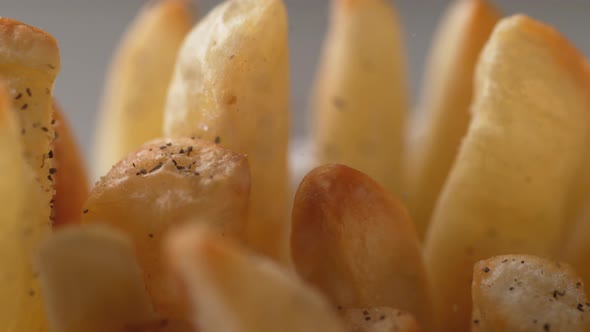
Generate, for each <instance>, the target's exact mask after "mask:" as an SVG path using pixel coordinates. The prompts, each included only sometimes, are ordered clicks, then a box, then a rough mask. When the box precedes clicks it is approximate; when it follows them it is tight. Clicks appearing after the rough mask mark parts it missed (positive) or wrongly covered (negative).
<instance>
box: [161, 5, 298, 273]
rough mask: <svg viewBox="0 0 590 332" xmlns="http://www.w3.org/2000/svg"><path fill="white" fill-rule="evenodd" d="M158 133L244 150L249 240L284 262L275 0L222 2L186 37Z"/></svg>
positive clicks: (282, 114)
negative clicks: (248, 185) (249, 186)
mask: <svg viewBox="0 0 590 332" xmlns="http://www.w3.org/2000/svg"><path fill="white" fill-rule="evenodd" d="M164 132H165V134H166V136H169V137H179V136H195V137H197V138H202V139H205V140H208V141H211V142H215V143H218V144H220V145H221V146H223V147H225V148H228V149H232V150H234V151H236V152H239V153H244V154H247V155H248V160H249V162H250V166H251V171H252V193H251V195H250V198H251V201H250V207H249V215H250V217H249V226H248V230H247V233H248V241H249V243H250V244H251V245H252V246H253V247H254V248H256V249H257V250H258V251H259V252H261V253H263V254H266V255H268V256H270V257H272V258H275V259H276V260H278V261H281V262H289V261H290V256H289V253H288V230H289V217H288V207H289V198H290V197H291V193H290V190H289V188H288V183H289V176H288V165H287V157H288V156H287V147H288V140H289V67H288V46H287V16H286V12H285V7H284V4H283V1H282V0H262V1H261V0H229V1H226V2H224V3H223V4H221V5H219V6H218V7H217V8H215V9H213V10H212V11H211V12H210V13H209V15H207V17H205V18H204V19H203V20H202V21H201V22H200V23H199V24H198V25H197V27H196V28H195V29H194V30H193V31H192V32H191V33H190V34H189V35H188V37H187V38H186V40H185V42H184V45H183V46H182V48H181V50H180V53H179V57H178V61H177V63H176V69H175V73H174V78H173V80H172V83H171V86H170V90H169V94H168V101H167V104H166V111H165V127H164Z"/></svg>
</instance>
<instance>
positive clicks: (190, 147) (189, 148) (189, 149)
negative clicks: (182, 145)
mask: <svg viewBox="0 0 590 332" xmlns="http://www.w3.org/2000/svg"><path fill="white" fill-rule="evenodd" d="M191 152H193V147H192V146H189V147H188V148H186V156H187V157H190V155H191Z"/></svg>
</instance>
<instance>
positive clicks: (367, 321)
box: [340, 307, 421, 332]
mask: <svg viewBox="0 0 590 332" xmlns="http://www.w3.org/2000/svg"><path fill="white" fill-rule="evenodd" d="M340 314H341V315H342V317H343V318H344V322H345V323H346V326H347V327H348V331H353V332H419V331H421V330H420V327H419V326H418V323H417V322H416V319H415V318H414V317H413V316H412V315H410V314H409V313H407V312H405V311H401V310H397V309H392V308H387V307H380V308H370V309H341V310H340Z"/></svg>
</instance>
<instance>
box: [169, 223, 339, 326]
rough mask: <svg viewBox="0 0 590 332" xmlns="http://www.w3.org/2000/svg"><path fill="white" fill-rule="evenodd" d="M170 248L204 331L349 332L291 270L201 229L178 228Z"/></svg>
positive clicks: (174, 267) (172, 258)
mask: <svg viewBox="0 0 590 332" xmlns="http://www.w3.org/2000/svg"><path fill="white" fill-rule="evenodd" d="M165 248H166V252H167V257H168V260H169V262H170V266H171V267H172V269H173V271H174V272H175V273H176V275H177V277H178V278H179V279H180V280H181V282H182V283H183V286H184V288H185V292H184V294H186V296H187V297H188V298H189V301H190V302H191V303H192V312H193V314H192V317H193V319H194V323H195V326H197V327H198V328H199V331H201V332H217V331H225V332H238V331H239V332H275V331H282V332H310V331H317V332H320V331H321V332H344V331H346V330H345V329H344V326H343V324H342V322H341V321H340V320H339V319H338V316H337V314H336V312H335V310H333V308H331V307H330V305H329V304H328V302H327V300H326V299H324V298H323V297H321V296H320V294H319V293H317V292H316V291H315V290H314V289H312V288H310V287H309V286H307V285H306V284H304V283H303V281H301V280H300V279H299V278H298V277H297V276H296V275H295V274H293V273H292V272H291V271H290V270H288V269H287V268H285V267H284V266H282V265H279V264H277V263H276V262H274V261H272V260H270V259H269V258H268V257H265V256H260V255H255V254H254V252H250V251H248V250H246V248H245V247H243V246H239V245H237V244H236V243H235V242H233V241H231V240H230V239H228V238H222V237H220V236H219V235H218V234H214V233H212V232H210V231H208V230H207V229H204V228H203V227H201V226H200V225H186V226H184V227H183V228H181V229H177V230H175V231H174V233H171V234H170V235H169V237H168V239H167V241H166V247H165ZM271 299H272V300H271Z"/></svg>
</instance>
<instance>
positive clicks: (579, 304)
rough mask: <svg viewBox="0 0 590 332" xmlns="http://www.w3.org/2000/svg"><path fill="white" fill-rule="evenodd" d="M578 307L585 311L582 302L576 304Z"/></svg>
mask: <svg viewBox="0 0 590 332" xmlns="http://www.w3.org/2000/svg"><path fill="white" fill-rule="evenodd" d="M576 309H578V310H579V311H581V312H584V305H583V304H582V303H578V305H577V306H576Z"/></svg>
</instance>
